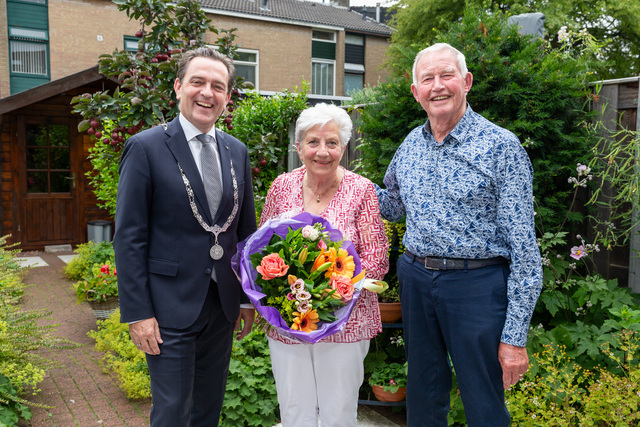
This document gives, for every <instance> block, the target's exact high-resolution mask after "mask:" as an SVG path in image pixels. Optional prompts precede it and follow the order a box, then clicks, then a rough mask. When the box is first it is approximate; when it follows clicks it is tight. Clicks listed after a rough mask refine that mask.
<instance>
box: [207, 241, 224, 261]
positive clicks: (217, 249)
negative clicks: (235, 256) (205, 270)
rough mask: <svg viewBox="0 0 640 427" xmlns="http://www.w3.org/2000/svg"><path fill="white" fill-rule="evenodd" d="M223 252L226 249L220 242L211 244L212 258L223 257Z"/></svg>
mask: <svg viewBox="0 0 640 427" xmlns="http://www.w3.org/2000/svg"><path fill="white" fill-rule="evenodd" d="M223 253H224V250H223V249H222V246H220V245H218V244H215V245H213V246H211V250H210V251H209V255H211V258H213V259H214V260H216V261H218V260H219V259H220V258H222V254H223Z"/></svg>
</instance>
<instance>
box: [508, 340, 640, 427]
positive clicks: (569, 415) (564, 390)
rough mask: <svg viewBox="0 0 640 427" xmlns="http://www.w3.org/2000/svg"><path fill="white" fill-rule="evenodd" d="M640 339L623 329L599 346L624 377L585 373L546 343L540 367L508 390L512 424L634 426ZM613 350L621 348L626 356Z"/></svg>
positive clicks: (639, 402) (538, 357)
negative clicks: (613, 348)
mask: <svg viewBox="0 0 640 427" xmlns="http://www.w3.org/2000/svg"><path fill="white" fill-rule="evenodd" d="M639 344H640V335H639V334H638V333H637V332H635V331H630V330H625V331H623V332H621V333H618V334H615V335H613V336H612V337H611V342H605V343H603V344H602V345H601V346H600V349H601V351H602V353H603V354H605V355H607V357H609V358H610V359H611V361H612V362H613V364H614V365H616V366H617V367H618V368H619V370H620V372H621V375H616V374H613V373H612V372H611V371H610V370H609V369H606V368H602V367H597V368H595V369H594V370H588V369H584V368H583V367H582V366H581V365H580V364H578V363H576V362H575V361H574V360H573V359H572V358H571V357H570V356H569V354H568V353H567V351H566V348H565V347H564V346H557V345H555V344H546V345H544V346H543V349H542V351H541V352H540V353H535V354H534V355H533V359H534V360H535V362H536V366H537V369H532V370H530V371H529V372H527V373H526V374H525V377H524V378H523V380H522V381H521V382H519V383H518V384H517V385H515V386H514V387H512V388H511V389H510V390H509V391H507V392H506V400H507V407H508V408H509V412H510V413H511V417H512V423H513V424H514V425H519V426H531V427H534V426H540V425H544V426H577V425H580V426H613V425H616V426H631V425H637V423H638V421H639V420H640V411H639V409H640V351H638V349H639ZM611 347H615V348H619V349H622V350H623V352H622V355H620V354H617V352H616V351H612V350H611Z"/></svg>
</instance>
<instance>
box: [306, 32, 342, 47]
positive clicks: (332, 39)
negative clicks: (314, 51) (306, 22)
mask: <svg viewBox="0 0 640 427" xmlns="http://www.w3.org/2000/svg"><path fill="white" fill-rule="evenodd" d="M316 33H324V34H331V38H330V39H329V40H327V39H320V38H317V37H316V36H315V35H316ZM336 38H337V37H336V32H335V31H329V30H317V29H313V30H311V40H316V41H319V42H325V43H334V44H335V43H336Z"/></svg>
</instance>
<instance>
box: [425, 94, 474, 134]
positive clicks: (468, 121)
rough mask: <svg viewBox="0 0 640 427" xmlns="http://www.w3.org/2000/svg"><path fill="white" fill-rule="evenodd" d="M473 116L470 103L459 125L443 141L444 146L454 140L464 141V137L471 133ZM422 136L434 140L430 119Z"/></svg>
mask: <svg viewBox="0 0 640 427" xmlns="http://www.w3.org/2000/svg"><path fill="white" fill-rule="evenodd" d="M472 115H473V110H472V109H471V106H470V105H469V103H467V110H466V111H465V112H464V115H463V116H462V118H461V119H460V121H459V122H458V124H456V126H455V127H454V128H453V130H452V131H451V132H449V135H447V136H446V137H445V138H444V139H443V140H442V144H444V143H446V142H448V141H449V140H451V139H453V140H454V141H462V140H463V139H464V135H465V134H466V133H467V132H468V131H469V128H470V127H471V126H472V123H473V118H472ZM422 136H423V137H424V139H427V140H429V139H433V134H432V133H431V124H430V123H429V119H427V121H426V123H425V124H424V126H423V127H422Z"/></svg>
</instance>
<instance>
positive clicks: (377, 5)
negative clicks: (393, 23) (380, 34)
mask: <svg viewBox="0 0 640 427" xmlns="http://www.w3.org/2000/svg"><path fill="white" fill-rule="evenodd" d="M376 22H380V3H376Z"/></svg>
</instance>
